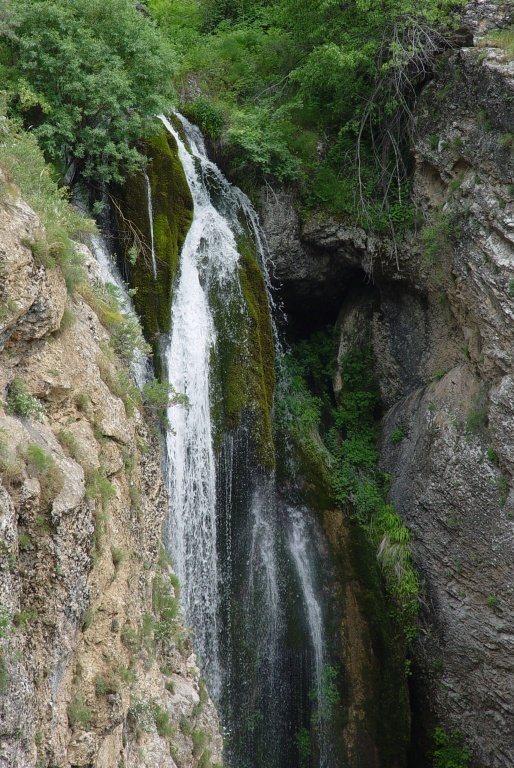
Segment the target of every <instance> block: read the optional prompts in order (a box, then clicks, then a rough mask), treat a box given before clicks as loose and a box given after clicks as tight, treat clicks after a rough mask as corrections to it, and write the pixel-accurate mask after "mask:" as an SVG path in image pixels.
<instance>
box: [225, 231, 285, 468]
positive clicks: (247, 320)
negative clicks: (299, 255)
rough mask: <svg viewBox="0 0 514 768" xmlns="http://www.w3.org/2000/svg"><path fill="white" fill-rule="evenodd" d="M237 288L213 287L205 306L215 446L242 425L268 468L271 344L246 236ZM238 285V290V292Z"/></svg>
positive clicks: (262, 288)
mask: <svg viewBox="0 0 514 768" xmlns="http://www.w3.org/2000/svg"><path fill="white" fill-rule="evenodd" d="M238 250H239V270H238V271H239V275H238V276H239V287H238V286H234V290H233V291H232V293H231V294H229V293H228V292H227V288H226V286H225V287H224V288H223V289H222V292H221V293H219V292H218V289H217V288H213V289H212V290H211V293H210V305H211V309H212V311H213V314H214V318H215V325H216V330H217V333H218V339H219V343H218V346H217V350H216V352H215V354H214V355H213V360H212V368H211V370H212V372H213V376H212V378H213V382H214V385H213V397H212V400H213V408H212V412H213V422H214V427H215V436H216V437H215V445H216V447H217V448H219V447H221V440H222V436H223V434H224V433H226V432H230V431H233V430H235V429H237V428H238V427H240V426H241V424H245V425H249V426H250V429H251V432H252V440H251V442H252V445H253V447H254V459H255V461H256V462H257V463H258V464H260V465H261V466H263V467H273V466H274V464H275V450H274V444H273V435H272V419H271V413H272V409H273V395H274V389H275V348H274V338H273V327H272V323H271V317H270V309H269V304H268V296H267V292H266V285H265V283H264V278H263V276H262V272H261V269H260V267H259V264H258V261H257V258H256V254H255V245H254V243H253V242H252V240H251V238H250V237H249V236H248V237H244V238H240V239H239V241H238ZM239 289H240V290H239Z"/></svg>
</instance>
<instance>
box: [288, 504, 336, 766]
mask: <svg viewBox="0 0 514 768" xmlns="http://www.w3.org/2000/svg"><path fill="white" fill-rule="evenodd" d="M287 513H288V520H289V526H288V544H289V549H290V552H291V555H292V558H293V561H294V564H295V568H296V573H297V576H298V579H299V582H300V586H301V591H302V597H303V603H304V605H305V609H306V611H307V624H308V629H309V636H310V641H311V645H312V651H313V654H314V679H315V685H316V701H317V706H318V712H317V714H318V719H319V725H318V731H319V751H320V761H319V765H320V768H324V767H325V766H326V765H328V762H327V754H326V746H327V745H326V743H325V740H326V739H325V737H326V734H325V722H324V721H325V708H326V707H325V704H326V702H325V691H324V682H325V681H324V666H325V659H326V651H325V640H324V631H323V613H322V609H321V602H320V598H319V590H318V589H317V585H316V574H315V570H314V563H315V561H316V555H315V553H314V552H313V548H314V546H315V541H316V532H315V531H314V530H313V526H312V524H309V523H310V520H309V511H308V510H307V509H306V508H305V507H292V506H290V505H287Z"/></svg>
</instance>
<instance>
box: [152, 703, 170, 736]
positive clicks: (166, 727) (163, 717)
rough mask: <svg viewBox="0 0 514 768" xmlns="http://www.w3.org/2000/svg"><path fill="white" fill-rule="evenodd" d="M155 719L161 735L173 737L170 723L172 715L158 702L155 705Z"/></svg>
mask: <svg viewBox="0 0 514 768" xmlns="http://www.w3.org/2000/svg"><path fill="white" fill-rule="evenodd" d="M153 719H154V723H155V727H156V728H157V733H158V734H159V736H161V738H163V739H169V738H171V736H172V735H173V728H172V727H171V724H170V716H169V715H168V713H167V712H166V710H165V709H164V708H163V707H161V706H160V705H159V704H157V703H155V704H154V705H153Z"/></svg>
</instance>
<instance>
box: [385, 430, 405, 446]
mask: <svg viewBox="0 0 514 768" xmlns="http://www.w3.org/2000/svg"><path fill="white" fill-rule="evenodd" d="M404 437H405V432H404V431H403V429H402V428H401V427H396V429H394V430H393V431H392V432H391V434H390V435H389V442H391V443H401V441H402V440H403V438H404Z"/></svg>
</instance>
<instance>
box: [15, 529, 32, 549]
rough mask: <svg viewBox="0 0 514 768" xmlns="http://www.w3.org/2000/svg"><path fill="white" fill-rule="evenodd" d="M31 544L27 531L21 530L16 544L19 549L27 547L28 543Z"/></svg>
mask: <svg viewBox="0 0 514 768" xmlns="http://www.w3.org/2000/svg"><path fill="white" fill-rule="evenodd" d="M31 544H32V539H31V538H30V536H29V534H28V533H27V531H21V533H20V535H19V536H18V545H19V547H20V549H21V550H25V549H29V547H30V545H31Z"/></svg>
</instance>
